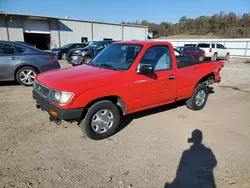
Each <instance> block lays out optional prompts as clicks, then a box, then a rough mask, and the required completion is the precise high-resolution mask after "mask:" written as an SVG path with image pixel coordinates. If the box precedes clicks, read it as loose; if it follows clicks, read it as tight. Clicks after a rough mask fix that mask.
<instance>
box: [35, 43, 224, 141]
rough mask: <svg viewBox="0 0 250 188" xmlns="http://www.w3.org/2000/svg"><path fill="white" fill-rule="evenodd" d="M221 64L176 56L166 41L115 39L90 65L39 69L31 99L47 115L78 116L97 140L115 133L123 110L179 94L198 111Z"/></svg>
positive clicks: (154, 104) (54, 117)
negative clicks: (41, 70) (52, 69)
mask: <svg viewBox="0 0 250 188" xmlns="http://www.w3.org/2000/svg"><path fill="white" fill-rule="evenodd" d="M223 66H224V62H223V61H206V62H205V61H203V62H198V61H195V60H193V58H191V59H190V58H186V57H185V56H175V53H174V48H173V46H172V45H171V44H170V43H168V42H156V41H129V42H116V43H113V44H111V45H110V46H109V47H107V48H106V49H105V50H103V51H102V52H101V53H99V54H98V55H97V56H96V57H95V58H94V59H93V60H92V62H90V63H89V64H84V65H81V66H78V67H70V68H64V69H60V70H55V71H49V72H47V73H41V74H39V75H38V76H37V77H36V78H35V82H34V89H33V98H34V99H35V100H36V101H37V108H41V109H42V110H45V111H47V112H48V113H49V115H50V119H51V120H54V121H56V122H60V121H61V120H66V121H70V122H72V121H77V122H78V123H79V124H80V125H81V126H80V127H81V128H82V129H83V131H84V132H85V133H86V134H87V136H88V137H90V138H91V139H95V140H99V139H104V138H107V137H109V136H111V135H112V134H114V133H115V132H116V130H117V128H118V126H119V124H120V119H121V116H123V115H127V114H131V113H134V112H138V111H142V110H146V109H150V108H153V107H157V106H161V105H165V104H168V103H173V102H176V101H179V100H182V99H186V105H187V107H188V108H189V109H192V110H201V109H202V108H203V107H204V106H205V104H206V101H207V97H208V87H207V86H208V85H210V84H213V83H215V82H220V75H219V74H220V71H221V69H222V67H223Z"/></svg>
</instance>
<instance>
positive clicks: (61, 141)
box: [0, 59, 250, 188]
mask: <svg viewBox="0 0 250 188" xmlns="http://www.w3.org/2000/svg"><path fill="white" fill-rule="evenodd" d="M61 63H62V65H63V66H66V63H65V62H61ZM31 91H32V88H27V87H23V86H19V85H16V84H14V83H1V86H0V187H45V188H50V187H62V188H64V187H65V188H66V187H81V188H113V187H114V188H120V187H124V188H129V187H130V188H131V187H136V188H146V187H149V188H164V187H168V186H166V183H167V184H172V182H173V181H174V180H175V179H185V178H186V179H187V180H189V181H193V182H195V183H197V184H199V183H200V184H201V183H202V182H197V181H199V180H201V179H202V180H204V182H203V187H205V186H204V184H205V185H207V187H209V186H208V185H209V184H210V183H209V182H212V181H213V176H214V181H215V184H216V187H217V188H239V187H241V188H249V187H250V168H249V164H250V150H249V143H250V126H249V125H250V122H249V120H250V118H249V111H250V64H244V63H243V61H242V60H239V59H238V60H237V59H231V60H230V62H226V66H225V68H224V70H223V72H222V82H221V83H220V84H219V85H218V84H216V85H214V88H213V91H214V92H211V94H210V96H209V99H208V103H207V106H206V107H205V108H204V109H203V110H202V111H199V112H194V111H190V110H188V109H187V108H186V107H185V106H183V105H167V106H164V107H161V108H157V109H153V110H149V111H146V112H143V113H138V114H134V115H130V116H129V117H127V118H126V119H125V120H124V123H123V124H124V128H123V129H122V130H121V131H119V132H118V133H117V134H115V135H114V136H112V137H111V138H108V139H106V140H102V141H93V140H90V139H88V138H86V137H84V136H83V134H82V132H81V130H80V128H78V126H77V125H76V124H75V123H72V124H70V123H66V122H63V123H62V125H60V126H58V125H56V124H54V123H51V122H49V119H48V115H47V114H46V113H45V112H42V111H40V110H37V109H36V108H35V102H34V101H33V99H32V95H31ZM195 129H199V130H200V131H202V133H203V144H204V146H205V147H203V146H198V147H194V146H192V147H190V146H191V145H192V144H191V143H188V138H189V137H191V133H192V131H194V130H195ZM195 148H196V149H195ZM194 153H195V155H193V154H194ZM196 154H197V155H196ZM194 156H195V158H194ZM181 158H182V160H181ZM180 160H181V161H182V162H181V163H180ZM204 168H205V169H204ZM177 169H178V174H177V176H176V171H177ZM197 172H198V173H197ZM194 173H197V174H198V175H197V174H196V175H197V176H199V177H202V176H205V178H200V179H196V178H195V177H196V175H195V174H194ZM205 179H207V180H206V181H205ZM183 181H184V180H183ZM174 182H176V181H174ZM173 185H174V183H173ZM169 187H171V186H169ZM176 187H180V186H176ZM185 188H194V186H193V187H191V186H189V185H188V184H186V186H185Z"/></svg>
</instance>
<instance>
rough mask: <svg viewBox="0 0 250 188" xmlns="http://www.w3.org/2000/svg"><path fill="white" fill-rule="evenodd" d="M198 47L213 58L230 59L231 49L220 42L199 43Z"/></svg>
mask: <svg viewBox="0 0 250 188" xmlns="http://www.w3.org/2000/svg"><path fill="white" fill-rule="evenodd" d="M197 47H198V48H200V49H202V50H203V51H205V57H206V58H210V59H212V60H217V59H218V58H222V59H225V60H228V59H229V58H230V53H229V50H228V49H227V48H226V47H225V46H223V45H222V44H219V43H198V45H197Z"/></svg>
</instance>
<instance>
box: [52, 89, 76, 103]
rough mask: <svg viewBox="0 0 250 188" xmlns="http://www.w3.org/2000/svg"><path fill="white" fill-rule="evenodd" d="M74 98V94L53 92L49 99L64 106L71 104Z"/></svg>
mask: <svg viewBox="0 0 250 188" xmlns="http://www.w3.org/2000/svg"><path fill="white" fill-rule="evenodd" d="M73 96H74V94H73V93H70V92H60V91H54V90H51V92H50V96H49V99H50V100H51V101H52V102H54V103H56V104H59V105H61V106H64V105H66V104H68V103H69V102H70V100H71V99H72V98H73Z"/></svg>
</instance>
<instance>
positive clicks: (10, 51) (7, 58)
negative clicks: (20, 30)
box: [0, 43, 21, 80]
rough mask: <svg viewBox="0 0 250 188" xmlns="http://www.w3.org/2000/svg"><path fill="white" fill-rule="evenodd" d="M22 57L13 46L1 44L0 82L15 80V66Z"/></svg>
mask: <svg viewBox="0 0 250 188" xmlns="http://www.w3.org/2000/svg"><path fill="white" fill-rule="evenodd" d="M20 62H21V61H20V56H19V54H18V53H17V51H16V48H15V47H14V46H13V45H10V44H5V43H0V80H14V79H15V75H14V72H15V66H16V65H17V64H19V63H20Z"/></svg>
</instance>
